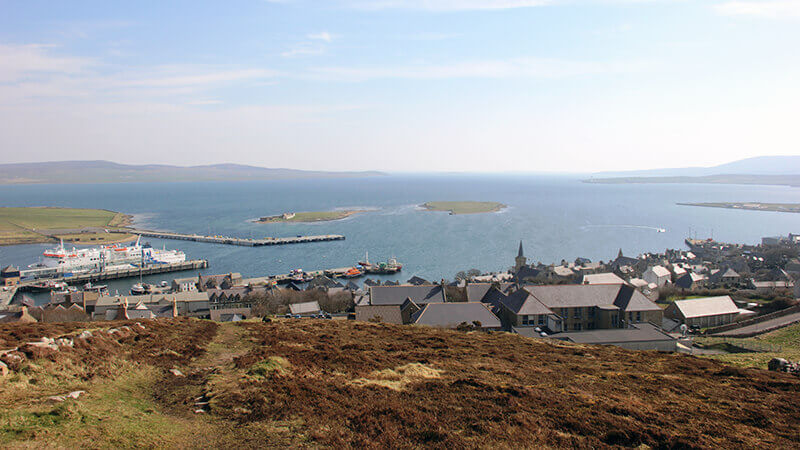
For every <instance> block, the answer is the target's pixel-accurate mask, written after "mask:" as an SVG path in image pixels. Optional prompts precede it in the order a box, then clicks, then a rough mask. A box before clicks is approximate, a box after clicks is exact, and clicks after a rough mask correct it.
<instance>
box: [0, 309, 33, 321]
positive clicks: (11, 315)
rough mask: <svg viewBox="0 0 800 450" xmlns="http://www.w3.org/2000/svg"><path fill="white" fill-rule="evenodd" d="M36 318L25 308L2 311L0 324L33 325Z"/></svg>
mask: <svg viewBox="0 0 800 450" xmlns="http://www.w3.org/2000/svg"><path fill="white" fill-rule="evenodd" d="M33 322H36V318H35V317H33V316H32V315H31V314H30V313H29V312H28V307H27V306H23V307H21V308H20V309H18V310H5V311H0V323H33Z"/></svg>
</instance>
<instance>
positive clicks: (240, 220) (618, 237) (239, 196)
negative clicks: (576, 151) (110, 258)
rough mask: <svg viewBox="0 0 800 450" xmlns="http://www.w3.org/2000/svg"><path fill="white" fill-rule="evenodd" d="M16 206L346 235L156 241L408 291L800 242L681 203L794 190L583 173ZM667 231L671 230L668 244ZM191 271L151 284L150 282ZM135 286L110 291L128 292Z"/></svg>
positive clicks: (745, 218)
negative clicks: (685, 252)
mask: <svg viewBox="0 0 800 450" xmlns="http://www.w3.org/2000/svg"><path fill="white" fill-rule="evenodd" d="M0 194H1V195H2V198H3V202H2V204H3V206H63V207H76V208H77V207H81V208H105V209H111V210H115V211H121V212H125V213H128V214H133V215H134V216H135V218H136V226H138V227H142V228H148V229H157V230H169V231H177V232H186V233H201V234H211V235H226V236H236V237H265V236H272V237H283V236H295V235H308V234H343V235H345V236H346V240H344V241H336V242H322V243H312V244H298V245H287V246H277V247H259V248H249V247H234V246H225V245H215V244H205V243H195V242H184V241H162V240H159V239H149V240H148V241H149V242H150V243H151V244H152V245H154V246H158V247H161V246H164V245H165V246H166V247H167V248H179V249H181V250H183V251H185V252H186V254H187V257H188V258H189V259H207V260H209V263H210V267H209V268H208V269H206V270H204V271H202V272H205V273H227V272H240V273H242V274H243V275H244V276H246V277H249V276H263V275H270V274H278V273H286V272H288V271H289V270H291V269H297V268H302V269H305V270H313V269H320V268H334V267H345V266H352V265H354V264H355V263H356V262H357V261H359V260H360V259H362V258H363V257H364V254H365V252H367V251H369V256H370V260H372V261H378V260H385V259H387V258H389V257H391V256H395V257H397V259H398V260H399V261H400V262H402V263H403V264H404V265H405V266H404V269H403V272H402V273H401V274H398V275H395V276H388V277H382V278H385V279H397V280H406V279H408V278H410V277H411V276H413V275H418V276H421V277H423V278H426V279H429V280H440V279H442V278H445V279H452V278H453V275H454V274H455V273H456V272H457V271H459V270H466V269H470V268H478V269H480V270H482V271H500V270H505V269H507V268H508V267H509V266H511V265H513V258H514V256H516V250H517V246H518V245H519V241H520V240H522V241H524V246H525V253H526V256H528V258H529V260H532V261H542V262H545V263H551V262H560V261H561V260H562V259H566V260H574V259H575V258H576V257H585V258H589V259H591V260H593V261H598V260H603V261H607V260H609V259H612V258H614V257H615V256H616V254H617V252H618V250H619V249H620V248H621V249H622V250H623V251H624V253H625V254H626V255H632V256H635V255H637V254H639V253H642V252H647V251H663V250H664V249H667V248H682V247H684V244H683V240H684V239H685V238H686V237H687V236H689V233H691V234H692V236H693V237H694V236H695V235H696V236H697V237H703V238H705V237H712V235H713V237H714V238H715V239H717V240H721V241H727V242H742V243H756V242H759V241H760V238H761V237H763V236H771V235H785V234H788V233H790V232H800V214H790V213H777V212H758V211H740V210H731V209H715V208H700V207H691V206H680V205H676V203H677V202H744V201H759V202H772V203H792V202H800V191H798V189H796V188H790V187H782V186H737V185H709V184H619V185H613V184H588V183H582V182H581V181H580V178H578V177H571V176H542V175H536V176H534V175H466V174H459V175H454V174H444V175H442V174H439V175H430V174H425V175H421V174H411V175H408V174H403V175H389V176H381V177H369V178H351V179H327V180H278V181H247V182H236V181H230V182H207V183H167V182H165V183H147V184H142V183H119V184H81V185H76V184H69V185H11V186H0ZM435 200H476V201H497V202H501V203H504V204H506V205H508V208H507V209H505V210H503V211H501V212H498V213H489V214H474V215H449V214H447V213H441V212H429V211H423V210H421V209H420V208H419V205H421V204H422V203H424V202H427V201H435ZM337 208H340V209H370V210H372V211H370V212H366V213H362V214H358V215H355V216H351V217H349V218H347V219H343V220H339V221H332V222H319V223H307V224H304V223H273V224H259V223H253V222H252V221H251V220H252V219H254V218H257V217H260V216H264V215H273V214H280V213H283V212H287V211H323V210H332V209H337ZM658 228H664V229H666V232H664V233H659V232H657V231H656V230H657V229H658ZM48 247H52V245H21V246H10V247H0V263H1V264H2V265H7V264H14V265H18V266H23V267H24V266H27V265H28V264H31V263H34V262H36V261H37V259H38V258H39V255H41V253H42V251H43V250H44V249H45V248H48ZM176 276H187V274H186V273H181V274H165V275H156V276H152V277H147V278H148V280H147V281H150V282H157V281H159V280H162V279H166V280H169V279H172V278H174V277H176ZM133 282H134V281H133V280H121V281H116V282H112V283H110V286H111V287H112V289H118V290H120V292H123V291H125V290H127V288H129V286H130V284H131V283H133Z"/></svg>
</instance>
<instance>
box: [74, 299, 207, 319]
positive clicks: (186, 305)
mask: <svg viewBox="0 0 800 450" xmlns="http://www.w3.org/2000/svg"><path fill="white" fill-rule="evenodd" d="M84 303H85V305H86V312H87V313H88V314H91V316H92V319H93V320H96V319H101V320H103V319H105V318H106V312H107V311H111V310H113V311H118V312H119V311H120V307H121V306H124V308H125V309H128V310H130V309H134V308H136V307H138V306H139V305H142V306H143V307H144V308H147V309H148V310H151V311H152V312H153V314H154V315H155V316H156V317H163V314H167V313H169V314H170V315H171V314H172V310H173V309H174V310H175V311H176V312H177V315H180V316H189V317H203V318H204V317H208V315H209V310H210V305H209V301H208V293H206V292H177V293H173V294H145V295H127V296H125V295H114V296H111V295H103V296H100V297H98V298H97V299H96V300H92V301H88V300H85V302H84ZM129 305H136V306H134V307H133V308H131V307H130V306H129ZM117 315H120V314H117ZM105 320H111V319H105Z"/></svg>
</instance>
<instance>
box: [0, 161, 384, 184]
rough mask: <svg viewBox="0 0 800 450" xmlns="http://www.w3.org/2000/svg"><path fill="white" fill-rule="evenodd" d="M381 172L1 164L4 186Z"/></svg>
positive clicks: (220, 166) (0, 180) (221, 166)
mask: <svg viewBox="0 0 800 450" xmlns="http://www.w3.org/2000/svg"><path fill="white" fill-rule="evenodd" d="M379 175H383V174H382V173H381V172H374V171H369V172H323V171H308V170H296V169H270V168H264V167H255V166H246V165H240V164H214V165H207V166H192V167H180V166H169V165H161V164H148V165H127V164H118V163H114V162H110V161H58V162H40V163H17V164H0V184H50V183H54V184H60V183H64V184H74V183H147V182H181V181H244V180H281V179H299V178H348V177H367V176H379Z"/></svg>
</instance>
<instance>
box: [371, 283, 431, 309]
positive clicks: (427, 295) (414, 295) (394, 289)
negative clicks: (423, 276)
mask: <svg viewBox="0 0 800 450" xmlns="http://www.w3.org/2000/svg"><path fill="white" fill-rule="evenodd" d="M369 293H370V294H369V295H370V303H371V304H373V305H402V304H403V302H404V301H406V299H407V298H410V299H411V300H412V301H414V303H416V304H418V305H423V304H426V303H437V302H438V303H442V302H444V291H443V290H442V287H441V286H439V285H434V286H408V285H402V286H372V287H370V288H369Z"/></svg>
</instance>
